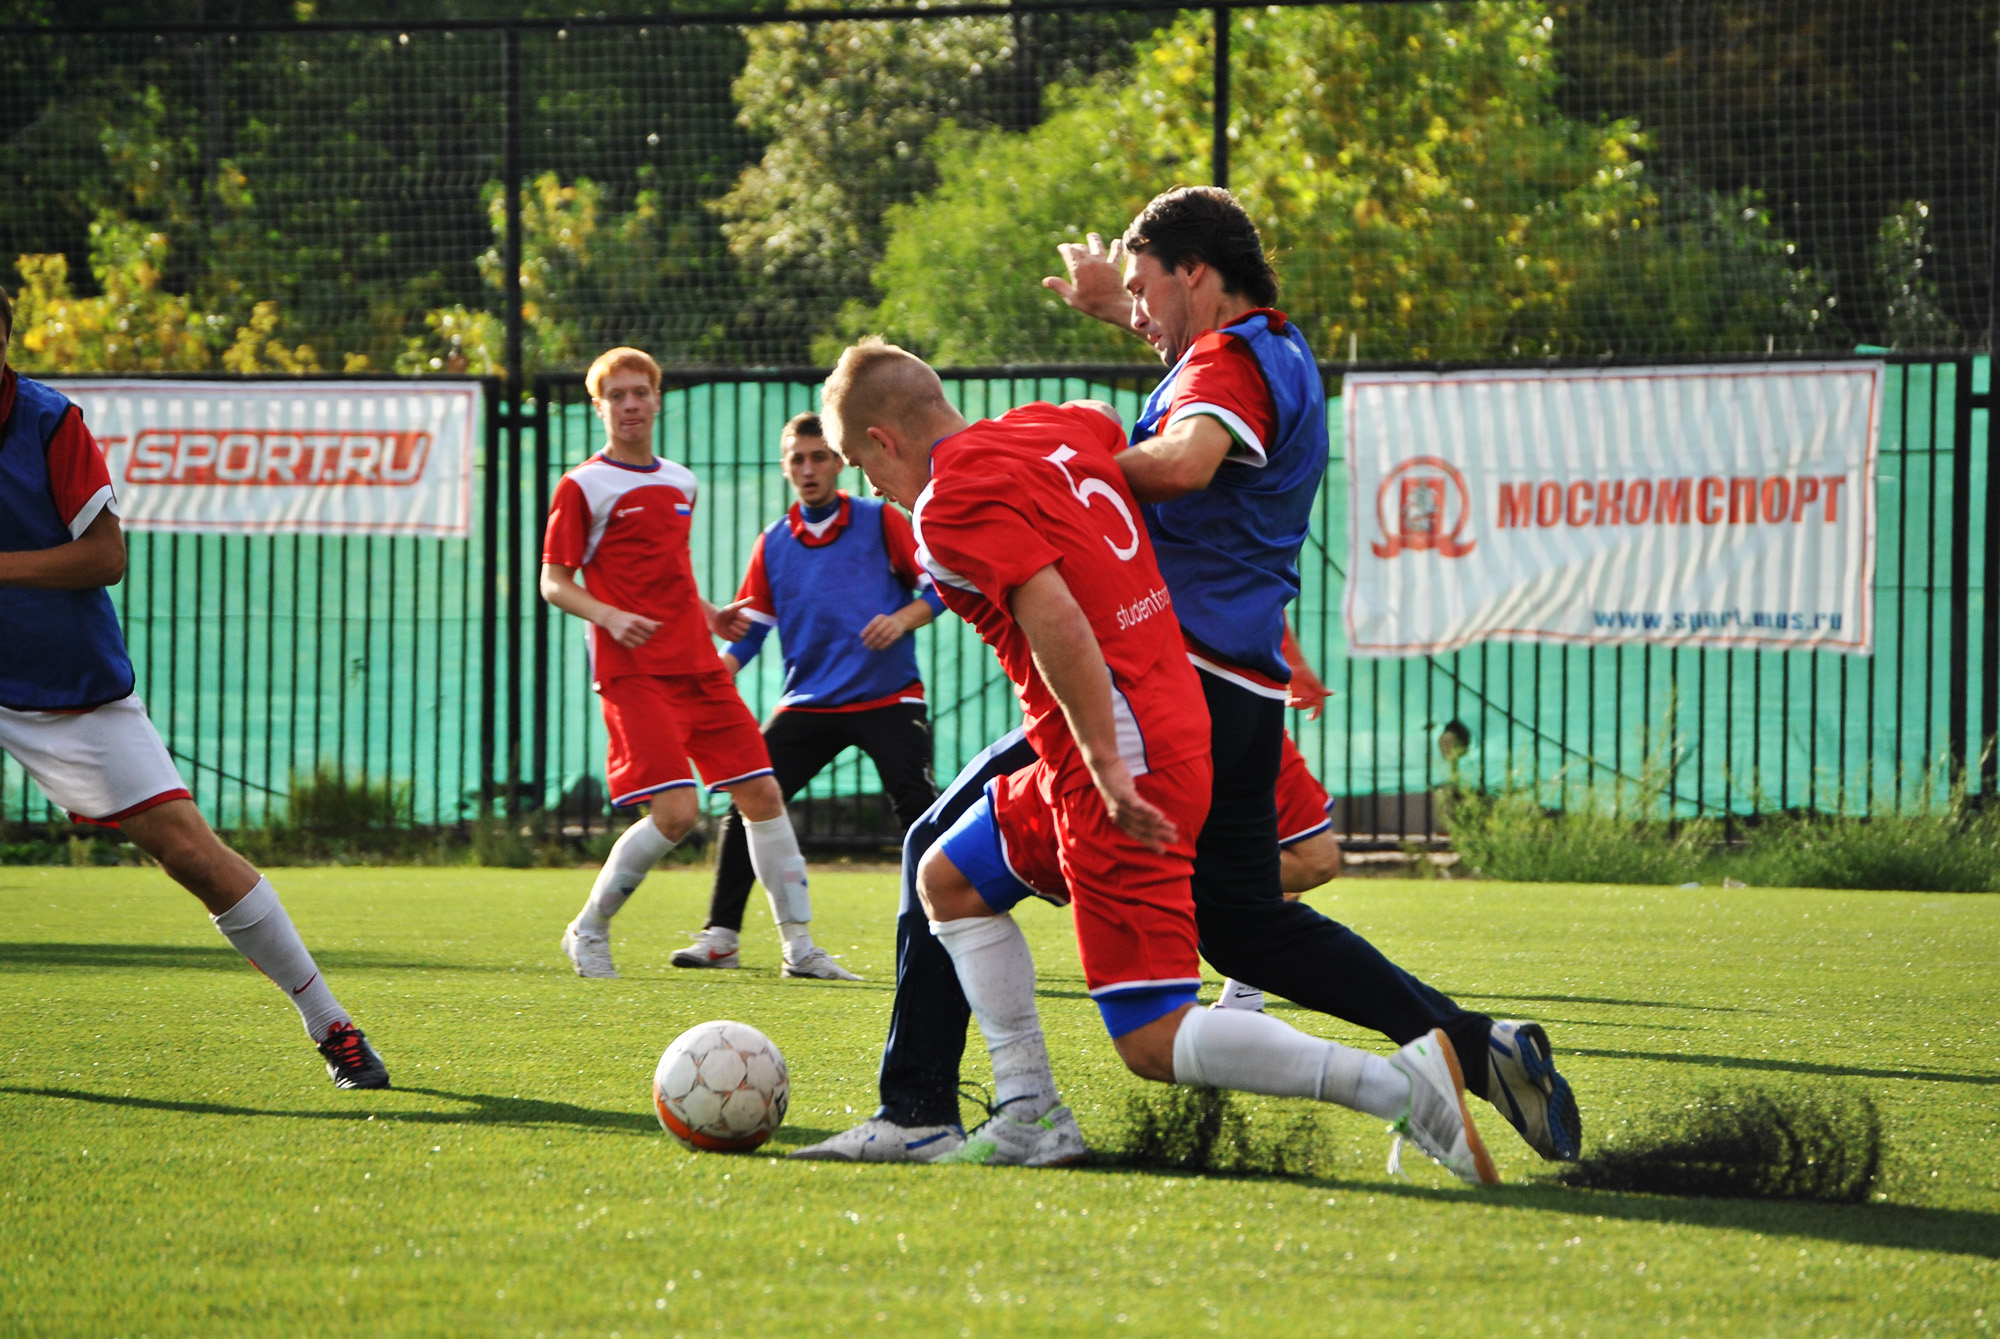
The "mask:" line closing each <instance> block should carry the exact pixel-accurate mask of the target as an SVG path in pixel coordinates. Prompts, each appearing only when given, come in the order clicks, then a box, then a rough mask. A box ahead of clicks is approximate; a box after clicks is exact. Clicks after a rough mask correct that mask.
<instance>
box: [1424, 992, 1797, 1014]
mask: <svg viewBox="0 0 2000 1339" xmlns="http://www.w3.org/2000/svg"><path fill="white" fill-rule="evenodd" d="M1446 993H1447V994H1450V995H1451V997H1452V998H1453V999H1457V1000H1525V1001H1528V1002H1530V1003H1534V1004H1617V1005H1623V1006H1624V1007H1626V1008H1628V1009H1693V1010H1696V1011H1697V1012H1700V1013H1705V1014H1746V1013H1747V1014H1765V1013H1769V1012H1771V1011H1770V1010H1769V1009H1745V1008H1742V1007H1741V1006H1739V1005H1734V1004H1681V1003H1677V1002H1675V1001H1672V1000H1618V999H1612V998H1610V997H1609V996H1605V995H1481V994H1478V993H1476V992H1473V991H1465V992H1452V991H1447V992H1446Z"/></svg>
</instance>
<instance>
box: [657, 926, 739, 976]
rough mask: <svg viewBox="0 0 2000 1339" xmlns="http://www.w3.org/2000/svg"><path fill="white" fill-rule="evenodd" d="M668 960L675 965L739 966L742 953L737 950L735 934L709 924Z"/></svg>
mask: <svg viewBox="0 0 2000 1339" xmlns="http://www.w3.org/2000/svg"><path fill="white" fill-rule="evenodd" d="M669 961H671V962H672V963H673V965H674V966H676V967H741V966H742V965H743V955H742V954H741V953H740V952H739V951H738V950H737V941H736V936H735V935H733V934H731V933H730V932H729V931H727V930H718V929H716V928H715V927H714V926H710V927H709V928H708V929H706V930H703V931H702V932H701V933H700V934H699V935H697V936H696V937H695V941H694V942H693V943H692V944H689V945H688V946H687V947H686V948H684V949H682V950H680V951H679V952H678V953H676V954H674V956H673V957H672V958H671V959H669Z"/></svg>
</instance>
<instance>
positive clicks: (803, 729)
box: [708, 702, 937, 930]
mask: <svg viewBox="0 0 2000 1339" xmlns="http://www.w3.org/2000/svg"><path fill="white" fill-rule="evenodd" d="M764 746H765V748H767V749H769V750H770V753H771V772H772V775H773V776H774V777H775V778H776V780H777V782H778V789H779V790H780V791H782V792H783V793H784V796H785V798H786V799H787V800H789V799H791V798H792V796H794V795H796V794H798V793H799V792H800V791H801V790H803V789H805V786H806V783H807V782H809V781H811V780H812V779H813V778H814V777H816V776H818V775H819V774H820V772H821V771H822V770H823V769H824V768H825V767H826V765H827V764H828V763H830V762H832V761H833V760H834V758H835V757H836V756H837V755H838V754H839V753H840V751H841V750H842V749H845V748H848V747H850V746H852V747H854V748H858V749H860V750H861V751H862V752H863V753H865V754H867V755H868V757H869V760H870V761H871V762H873V763H874V764H875V771H876V773H877V774H878V775H880V776H881V778H882V788H883V790H885V791H887V792H888V795H889V803H890V804H891V805H893V806H894V807H895V810H896V821H897V822H898V823H901V824H902V825H903V827H904V829H905V830H906V831H907V830H908V829H909V828H910V827H911V826H912V825H914V824H915V823H916V821H917V820H918V818H920V817H921V816H922V815H923V812H924V810H925V809H927V808H929V807H930V803H931V801H932V800H934V799H936V798H937V784H936V782H935V781H933V780H932V779H931V725H930V717H929V716H927V715H926V714H925V712H924V704H923V703H921V702H898V703H896V704H895V705H894V706H889V707H877V708H875V709H874V710H873V711H780V712H777V713H775V714H774V715H773V716H772V717H771V719H770V720H769V721H768V722H766V723H765V725H764ZM717 845H718V847H719V848H720V849H719V851H718V853H717V855H716V858H715V890H714V892H713V893H712V894H711V895H710V897H709V903H708V923H709V924H710V925H720V926H722V927H724V928H725V929H730V930H741V929H742V928H743V908H744V906H745V904H747V903H748V902H749V900H750V886H751V885H752V884H754V883H755V882H756V881H757V875H756V872H755V871H754V870H752V869H751V868H750V839H749V835H748V834H747V833H746V832H745V831H744V829H743V815H742V814H740V813H738V812H737V810H736V806H735V805H733V804H732V805H730V806H729V812H728V813H727V814H724V815H723V818H722V829H721V832H720V834H719V839H718V841H717Z"/></svg>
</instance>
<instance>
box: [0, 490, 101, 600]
mask: <svg viewBox="0 0 2000 1339" xmlns="http://www.w3.org/2000/svg"><path fill="white" fill-rule="evenodd" d="M124 579H125V532H124V530H123V529H122V528H121V527H120V526H119V524H118V518H117V517H116V516H114V515H113V514H112V513H111V510H110V509H109V508H108V507H107V508H106V509H105V510H103V511H100V512H99V513H97V519H96V520H94V521H92V522H91V523H90V524H89V525H88V526H86V527H85V528H84V532H83V533H82V534H81V535H79V536H77V537H76V538H75V539H73V540H71V541H70V542H69V543H67V544H58V545H56V546H55V547H54V548H52V549H23V550H19V551H17V552H14V553H0V586H33V587H36V588H39V589H41V590H93V589H96V588H97V587H100V586H115V585H117V584H118V583H119V582H121V581H123V580H124Z"/></svg>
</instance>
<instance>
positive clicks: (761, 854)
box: [743, 814, 813, 962]
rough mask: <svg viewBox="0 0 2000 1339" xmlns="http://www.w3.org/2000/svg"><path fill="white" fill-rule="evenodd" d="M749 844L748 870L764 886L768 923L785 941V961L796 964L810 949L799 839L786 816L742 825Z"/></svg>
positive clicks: (808, 909)
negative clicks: (769, 907)
mask: <svg viewBox="0 0 2000 1339" xmlns="http://www.w3.org/2000/svg"><path fill="white" fill-rule="evenodd" d="M743 832H744V835H745V836H747V837H748V838H749V841H750V868H751V869H753V870H755V871H756V873H757V882H759V883H761V884H763V885H764V896H765V897H767V898H769V899H770V900H771V919H772V920H774V921H776V922H777V923H778V933H779V934H780V935H782V936H783V937H784V941H785V961H786V962H797V961H798V960H799V958H800V957H801V956H802V955H803V954H805V952H806V951H807V950H808V949H810V948H812V946H813V942H812V931H811V930H809V929H807V928H806V925H807V922H809V921H811V920H812V918H813V914H812V894H811V892H809V891H808V890H807V887H806V859H805V857H804V856H802V855H800V854H799V839H798V837H797V836H796V835H795V834H794V833H793V832H792V820H791V818H790V816H789V815H786V814H779V815H778V816H777V817H776V818H765V819H760V820H758V821H757V822H754V823H753V822H751V821H749V820H748V819H745V820H744V823H743Z"/></svg>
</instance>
